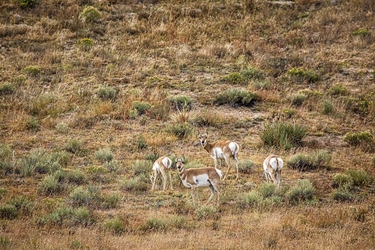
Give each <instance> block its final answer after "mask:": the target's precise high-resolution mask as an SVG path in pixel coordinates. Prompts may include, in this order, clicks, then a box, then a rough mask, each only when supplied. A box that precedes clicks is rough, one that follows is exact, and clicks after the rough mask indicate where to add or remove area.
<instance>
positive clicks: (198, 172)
mask: <svg viewBox="0 0 375 250" xmlns="http://www.w3.org/2000/svg"><path fill="white" fill-rule="evenodd" d="M184 161H185V157H184V156H182V158H176V167H177V170H178V174H179V176H180V179H181V181H182V184H183V185H184V186H185V187H187V188H191V192H192V199H193V206H194V198H195V195H196V192H197V190H196V188H198V187H209V188H210V191H211V196H210V198H208V201H207V202H206V204H208V203H209V202H210V201H211V199H212V197H213V196H214V194H215V191H216V192H217V206H219V203H220V191H219V182H220V180H221V177H222V176H223V173H222V172H221V171H220V170H219V169H217V168H210V167H205V168H190V169H186V170H185V168H184ZM197 198H198V203H199V197H198V195H197Z"/></svg>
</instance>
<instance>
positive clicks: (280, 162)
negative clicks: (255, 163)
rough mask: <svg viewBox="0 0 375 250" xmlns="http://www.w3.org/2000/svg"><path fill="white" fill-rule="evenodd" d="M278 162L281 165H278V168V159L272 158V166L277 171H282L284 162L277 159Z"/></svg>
mask: <svg viewBox="0 0 375 250" xmlns="http://www.w3.org/2000/svg"><path fill="white" fill-rule="evenodd" d="M277 160H278V161H279V164H278V165H279V166H277V162H276V158H271V160H270V165H271V167H272V168H273V169H274V170H275V171H277V170H281V169H282V168H283V165H284V162H283V160H282V159H281V158H277Z"/></svg>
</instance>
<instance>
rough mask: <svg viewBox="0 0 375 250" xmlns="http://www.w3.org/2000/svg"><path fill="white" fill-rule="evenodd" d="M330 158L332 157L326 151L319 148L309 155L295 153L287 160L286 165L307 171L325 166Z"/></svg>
mask: <svg viewBox="0 0 375 250" xmlns="http://www.w3.org/2000/svg"><path fill="white" fill-rule="evenodd" d="M331 159H332V157H331V155H330V154H329V153H328V152H327V151H325V150H319V151H317V152H314V153H312V154H310V155H306V154H296V155H294V156H293V157H291V158H290V159H289V160H288V161H287V165H288V167H289V168H291V169H297V170H299V171H308V170H315V169H317V168H320V167H327V166H328V165H329V163H330V162H331Z"/></svg>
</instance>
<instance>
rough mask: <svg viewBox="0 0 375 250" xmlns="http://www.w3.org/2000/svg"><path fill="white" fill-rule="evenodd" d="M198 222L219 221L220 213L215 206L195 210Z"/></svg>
mask: <svg viewBox="0 0 375 250" xmlns="http://www.w3.org/2000/svg"><path fill="white" fill-rule="evenodd" d="M195 217H196V218H197V220H205V219H218V217H219V213H218V211H217V209H216V208H215V207H213V206H201V207H199V208H198V209H197V210H195Z"/></svg>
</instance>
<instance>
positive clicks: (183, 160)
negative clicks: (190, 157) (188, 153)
mask: <svg viewBox="0 0 375 250" xmlns="http://www.w3.org/2000/svg"><path fill="white" fill-rule="evenodd" d="M181 160H182V163H184V162H185V155H182V157H181Z"/></svg>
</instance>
